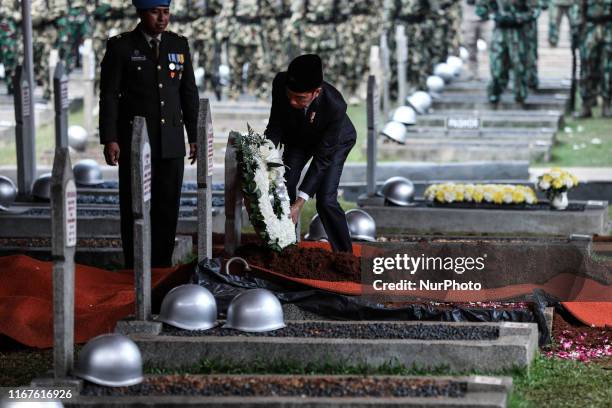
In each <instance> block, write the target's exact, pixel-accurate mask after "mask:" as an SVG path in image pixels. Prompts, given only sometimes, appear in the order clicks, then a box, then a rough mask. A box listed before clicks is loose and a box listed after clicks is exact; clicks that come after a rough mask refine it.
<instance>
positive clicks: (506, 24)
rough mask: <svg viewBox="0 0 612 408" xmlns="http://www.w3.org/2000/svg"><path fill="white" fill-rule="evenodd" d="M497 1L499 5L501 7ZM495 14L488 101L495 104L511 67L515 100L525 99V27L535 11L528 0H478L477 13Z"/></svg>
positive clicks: (526, 49)
mask: <svg viewBox="0 0 612 408" xmlns="http://www.w3.org/2000/svg"><path fill="white" fill-rule="evenodd" d="M499 4H501V5H502V9H501V10H500V8H499ZM490 13H492V14H493V15H494V20H495V29H494V30H493V36H492V39H491V45H490V54H489V59H490V62H489V65H490V67H491V82H490V83H489V87H488V89H487V93H488V97H489V101H490V102H491V103H497V102H498V101H499V97H500V95H501V94H502V92H503V91H504V89H505V88H506V85H508V81H509V75H510V70H512V73H513V77H514V99H515V100H516V101H517V102H519V103H522V102H524V101H525V99H526V98H527V63H526V62H527V59H528V58H529V55H528V53H529V48H528V46H527V41H528V38H527V36H526V35H525V26H526V25H527V24H529V23H531V22H532V21H533V19H534V16H535V15H536V13H538V10H537V9H536V8H534V7H531V6H530V5H529V3H528V0H516V1H515V2H510V1H508V0H478V1H477V3H476V14H477V15H478V16H479V17H480V18H482V19H485V20H486V19H488V18H489V14H490Z"/></svg>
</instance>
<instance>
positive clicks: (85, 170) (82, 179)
mask: <svg viewBox="0 0 612 408" xmlns="http://www.w3.org/2000/svg"><path fill="white" fill-rule="evenodd" d="M72 171H73V172H74V181H75V182H76V184H77V185H80V186H95V185H97V184H101V183H103V182H104V179H103V178H102V170H101V169H100V165H99V164H98V163H97V162H96V161H95V160H92V159H85V160H81V161H80V162H78V163H77V164H75V165H74V167H73V169H72Z"/></svg>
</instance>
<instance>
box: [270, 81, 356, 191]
mask: <svg viewBox="0 0 612 408" xmlns="http://www.w3.org/2000/svg"><path fill="white" fill-rule="evenodd" d="M286 80H287V73H286V72H281V73H279V74H277V75H276V77H275V78H274V81H273V83H272V108H271V110H270V119H269V121H268V126H267V127H266V131H265V134H266V137H267V138H268V139H270V140H272V141H273V142H274V144H275V145H278V144H279V143H281V144H284V145H285V146H286V148H298V149H303V150H304V151H306V152H308V153H310V154H312V156H313V157H312V162H311V163H310V167H309V168H308V171H307V172H306V175H305V176H304V179H303V181H302V184H301V185H300V188H299V189H300V191H303V192H304V193H306V194H308V195H309V196H311V197H312V196H313V195H314V194H315V193H316V191H317V188H318V186H319V183H320V181H321V179H322V177H324V174H325V170H327V168H328V167H329V165H330V163H331V159H332V158H333V155H334V153H335V152H336V151H337V150H339V147H340V146H342V145H347V144H355V141H356V139H357V132H356V131H355V127H354V126H353V124H352V123H351V120H350V119H349V117H348V116H347V114H346V102H345V101H344V98H342V95H341V94H340V92H338V90H337V89H336V88H334V87H333V86H332V85H330V84H329V83H327V82H323V85H322V88H323V89H322V92H321V94H320V95H319V96H318V97H317V98H316V99H315V100H314V101H312V103H311V104H310V106H309V107H308V110H307V111H306V112H304V111H303V110H300V109H294V108H292V107H291V105H289V98H288V97H287V93H286Z"/></svg>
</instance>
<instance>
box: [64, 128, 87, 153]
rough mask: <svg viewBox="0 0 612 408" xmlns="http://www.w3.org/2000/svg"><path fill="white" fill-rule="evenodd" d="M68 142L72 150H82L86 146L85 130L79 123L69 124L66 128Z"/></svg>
mask: <svg viewBox="0 0 612 408" xmlns="http://www.w3.org/2000/svg"><path fill="white" fill-rule="evenodd" d="M68 144H69V145H70V147H72V148H73V149H74V150H77V151H79V152H82V151H84V150H85V148H86V147H87V130H85V128H84V127H83V126H79V125H72V126H70V127H69V128H68Z"/></svg>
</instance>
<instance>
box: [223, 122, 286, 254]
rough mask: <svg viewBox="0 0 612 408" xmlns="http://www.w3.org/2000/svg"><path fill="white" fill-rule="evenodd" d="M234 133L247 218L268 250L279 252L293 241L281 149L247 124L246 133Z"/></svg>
mask: <svg viewBox="0 0 612 408" xmlns="http://www.w3.org/2000/svg"><path fill="white" fill-rule="evenodd" d="M233 133H234V135H235V136H236V150H237V151H236V153H237V157H238V168H239V170H240V178H241V182H242V194H243V197H244V201H245V205H246V208H247V212H248V214H249V220H250V221H251V224H252V225H253V228H254V229H255V231H256V232H257V234H258V235H259V236H260V237H261V238H262V239H263V241H264V242H265V244H266V245H267V246H268V247H269V248H270V249H272V250H274V251H281V250H282V249H283V248H285V247H287V246H289V245H291V244H294V243H295V242H296V235H295V225H294V224H293V221H291V217H290V206H289V194H288V193H287V187H286V186H285V178H284V175H285V166H284V164H283V159H282V152H281V151H279V150H278V149H277V148H276V147H275V146H274V143H272V141H270V140H269V139H267V138H266V137H265V136H263V135H260V134H258V133H255V132H254V131H253V129H252V128H251V127H250V126H248V132H247V133H244V134H240V133H238V132H233Z"/></svg>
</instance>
